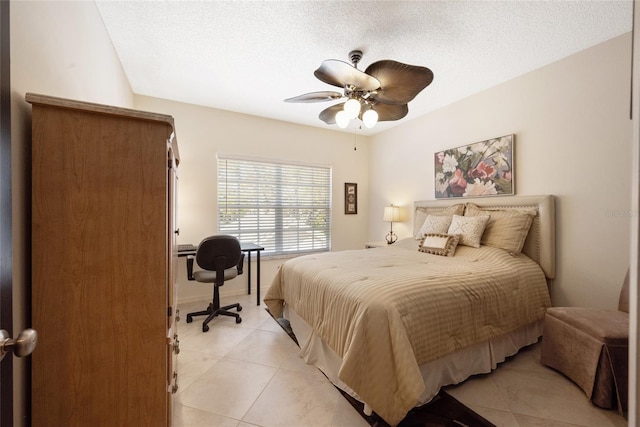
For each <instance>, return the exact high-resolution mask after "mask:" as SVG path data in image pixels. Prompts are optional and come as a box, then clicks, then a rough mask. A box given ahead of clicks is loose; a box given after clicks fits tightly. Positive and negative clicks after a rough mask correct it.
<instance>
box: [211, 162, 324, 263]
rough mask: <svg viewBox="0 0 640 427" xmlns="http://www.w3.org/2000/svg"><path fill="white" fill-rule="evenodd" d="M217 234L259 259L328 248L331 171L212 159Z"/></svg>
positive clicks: (278, 164) (298, 166)
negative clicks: (255, 249)
mask: <svg viewBox="0 0 640 427" xmlns="http://www.w3.org/2000/svg"><path fill="white" fill-rule="evenodd" d="M218 230H219V232H220V233H223V234H231V235H233V236H236V237H238V238H239V239H240V240H244V241H249V242H254V243H257V244H259V245H261V246H264V248H265V251H264V252H263V253H264V254H265V255H285V254H299V253H305V252H314V251H328V250H330V248H331V168H329V167H327V166H318V165H310V164H301V163H285V162H279V161H276V160H260V159H250V158H243V157H237V156H229V155H218Z"/></svg>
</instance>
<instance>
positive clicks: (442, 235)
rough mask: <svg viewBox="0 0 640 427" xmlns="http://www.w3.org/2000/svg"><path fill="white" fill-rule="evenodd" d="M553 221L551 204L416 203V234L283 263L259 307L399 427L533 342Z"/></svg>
mask: <svg viewBox="0 0 640 427" xmlns="http://www.w3.org/2000/svg"><path fill="white" fill-rule="evenodd" d="M554 219H555V212H554V198H553V196H512V197H491V198H483V199H464V200H460V199H454V200H450V199H447V200H436V201H419V202H415V203H414V209H413V224H414V227H413V236H412V237H408V238H405V239H402V240H400V241H398V242H397V243H395V244H393V245H388V246H386V247H382V248H372V249H361V250H349V251H340V252H328V253H322V254H313V255H306V256H301V257H298V258H294V259H290V260H287V261H286V262H284V263H283V264H282V265H281V267H280V268H279V270H278V272H277V274H276V276H275V278H274V280H273V282H272V284H271V286H270V287H269V289H268V291H267V293H266V295H265V298H264V301H265V304H266V305H267V307H268V309H269V311H270V312H271V314H272V315H273V316H274V317H276V318H278V317H284V318H286V319H288V320H289V322H290V324H291V328H292V329H293V332H294V334H295V335H296V337H297V339H298V342H299V344H300V356H301V357H302V358H303V359H304V360H305V361H306V362H307V363H309V364H313V365H315V366H317V367H318V368H319V369H320V370H322V371H323V372H324V373H325V375H326V376H327V377H328V378H329V379H330V380H331V381H332V382H333V383H334V384H335V385H336V386H338V387H340V388H341V389H342V390H344V391H346V392H347V393H349V394H350V395H352V396H353V397H355V398H356V399H358V400H360V401H361V402H363V403H364V404H365V410H366V411H375V412H376V413H377V414H378V415H379V416H380V417H382V418H383V419H384V420H385V421H386V422H387V423H389V424H390V425H396V424H398V423H399V422H400V421H401V420H402V419H403V418H404V417H405V415H406V413H407V412H408V411H409V410H410V409H411V408H413V407H414V406H419V405H422V404H425V403H427V402H429V401H430V400H431V399H432V398H433V397H434V396H435V395H436V394H437V393H438V391H439V390H440V388H441V387H443V386H445V385H449V384H457V383H459V382H461V381H464V380H465V379H466V378H468V377H469V376H470V375H473V374H479V373H488V372H490V371H491V370H492V369H495V368H496V367H497V364H498V363H500V362H502V361H504V359H505V358H506V357H508V356H511V355H513V354H515V353H517V351H518V350H519V349H520V348H522V347H525V346H527V345H530V344H533V343H535V342H536V341H537V340H538V339H539V337H540V336H541V335H542V320H543V317H544V313H545V310H546V308H547V307H549V306H550V297H549V289H548V287H549V286H550V283H551V281H552V279H553V278H554V276H555V224H554ZM447 224H448V225H447ZM478 224H482V225H478ZM443 230H445V231H446V232H443Z"/></svg>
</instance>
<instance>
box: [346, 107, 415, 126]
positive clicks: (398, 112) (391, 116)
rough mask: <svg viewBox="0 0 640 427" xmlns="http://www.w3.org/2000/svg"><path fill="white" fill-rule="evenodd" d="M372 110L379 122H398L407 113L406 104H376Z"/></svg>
mask: <svg viewBox="0 0 640 427" xmlns="http://www.w3.org/2000/svg"><path fill="white" fill-rule="evenodd" d="M373 109H374V110H376V112H377V113H378V121H379V122H392V121H394V120H400V119H401V118H403V117H404V116H406V115H407V113H408V112H409V106H408V105H407V104H402V105H397V104H383V103H376V104H375V105H374V106H373ZM363 113H364V112H363ZM363 113H360V120H362V114H363ZM334 121H335V120H334Z"/></svg>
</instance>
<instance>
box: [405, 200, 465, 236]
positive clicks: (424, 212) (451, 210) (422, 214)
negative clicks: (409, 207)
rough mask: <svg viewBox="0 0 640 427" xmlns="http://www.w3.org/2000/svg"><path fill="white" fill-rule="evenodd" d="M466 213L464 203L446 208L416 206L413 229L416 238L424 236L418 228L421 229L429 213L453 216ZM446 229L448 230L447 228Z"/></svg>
mask: <svg viewBox="0 0 640 427" xmlns="http://www.w3.org/2000/svg"><path fill="white" fill-rule="evenodd" d="M463 213H464V204H463V203H458V204H455V205H451V206H447V207H446V208H440V207H437V208H436V207H426V206H420V207H419V208H416V211H415V215H414V216H413V231H414V232H415V233H416V239H420V238H421V237H422V236H421V235H419V234H418V232H417V230H420V228H421V227H422V224H424V221H425V220H426V219H427V216H428V215H433V216H453V215H462V214H463ZM445 231H446V230H445Z"/></svg>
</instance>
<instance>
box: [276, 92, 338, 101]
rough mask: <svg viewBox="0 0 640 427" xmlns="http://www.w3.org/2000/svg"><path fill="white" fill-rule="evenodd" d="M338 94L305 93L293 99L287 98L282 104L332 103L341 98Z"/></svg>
mask: <svg viewBox="0 0 640 427" xmlns="http://www.w3.org/2000/svg"><path fill="white" fill-rule="evenodd" d="M343 96H344V95H342V94H341V93H340V92H332V91H322V92H310V93H305V94H304V95H299V96H294V97H293V98H287V99H285V100H284V102H306V103H311V102H324V101H334V100H336V99H340V98H342V97H343Z"/></svg>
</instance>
